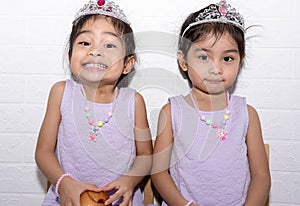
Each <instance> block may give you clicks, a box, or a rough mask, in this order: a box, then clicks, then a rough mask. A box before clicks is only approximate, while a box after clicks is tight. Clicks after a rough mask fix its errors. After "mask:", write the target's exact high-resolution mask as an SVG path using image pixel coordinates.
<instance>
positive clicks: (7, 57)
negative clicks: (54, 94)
mask: <svg viewBox="0 0 300 206" xmlns="http://www.w3.org/2000/svg"><path fill="white" fill-rule="evenodd" d="M1 48H3V49H5V51H6V52H5V53H3V54H1V56H0V74H1V73H2V74H32V75H34V74H60V75H61V74H64V73H65V70H66V69H64V68H63V58H64V55H63V48H62V47H52V46H51V47H37V46H34V47H27V46H26V47H24V46H3V47H1Z"/></svg>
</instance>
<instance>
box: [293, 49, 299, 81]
mask: <svg viewBox="0 0 300 206" xmlns="http://www.w3.org/2000/svg"><path fill="white" fill-rule="evenodd" d="M292 62H293V69H294V75H295V76H294V77H295V78H296V79H300V50H296V51H295V55H294V59H293V61H292Z"/></svg>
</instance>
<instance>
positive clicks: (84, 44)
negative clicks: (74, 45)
mask: <svg viewBox="0 0 300 206" xmlns="http://www.w3.org/2000/svg"><path fill="white" fill-rule="evenodd" d="M78 44H80V45H82V46H89V45H91V44H90V43H88V42H85V41H82V42H79V43H78Z"/></svg>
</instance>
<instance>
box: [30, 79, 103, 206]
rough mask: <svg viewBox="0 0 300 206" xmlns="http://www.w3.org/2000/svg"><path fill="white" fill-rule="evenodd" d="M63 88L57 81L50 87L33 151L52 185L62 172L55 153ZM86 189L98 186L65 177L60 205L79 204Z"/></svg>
mask: <svg viewBox="0 0 300 206" xmlns="http://www.w3.org/2000/svg"><path fill="white" fill-rule="evenodd" d="M64 88H65V82H58V83H56V84H54V85H53V87H52V88H51V91H50V94H49V99H48V105H47V110H46V114H45V117H44V120H43V123H42V126H41V129H40V132H39V136H38V142H37V146H36V151H35V160H36V163H37V165H38V167H39V169H40V170H41V171H42V172H43V174H44V175H45V176H46V177H47V179H48V180H49V181H50V182H51V184H52V185H56V182H57V180H58V179H59V178H60V177H61V175H62V174H64V171H63V170H62V168H61V167H60V165H59V162H58V160H57V158H56V155H55V147H56V142H57V133H58V127H59V124H60V121H61V113H60V105H61V101H62V96H63V93H64ZM76 186H77V187H76ZM86 189H90V190H96V189H98V188H97V187H96V186H93V185H89V184H87V183H80V182H77V181H74V180H73V179H72V178H70V177H65V178H64V179H63V180H62V181H61V183H60V187H59V194H60V199H61V205H66V204H68V202H73V204H72V205H74V206H79V205H80V203H79V197H80V194H81V193H82V192H83V191H84V190H86Z"/></svg>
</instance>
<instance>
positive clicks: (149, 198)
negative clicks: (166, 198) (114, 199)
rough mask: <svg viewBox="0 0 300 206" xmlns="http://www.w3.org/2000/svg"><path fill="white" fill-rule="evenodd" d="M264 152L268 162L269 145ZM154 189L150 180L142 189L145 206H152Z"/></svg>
mask: <svg viewBox="0 0 300 206" xmlns="http://www.w3.org/2000/svg"><path fill="white" fill-rule="evenodd" d="M265 150H266V154H267V158H268V160H269V158H270V154H269V152H270V145H269V144H265ZM154 191H155V190H154V188H153V186H152V184H151V180H150V179H149V180H148V181H147V183H146V186H145V188H144V204H145V205H147V204H154V196H155V193H154ZM157 205H158V206H160V204H159V203H157ZM265 206H269V198H268V200H267V202H266V204H265Z"/></svg>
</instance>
